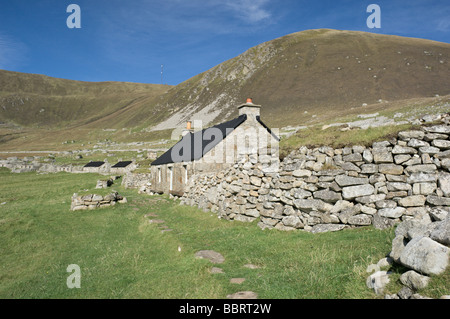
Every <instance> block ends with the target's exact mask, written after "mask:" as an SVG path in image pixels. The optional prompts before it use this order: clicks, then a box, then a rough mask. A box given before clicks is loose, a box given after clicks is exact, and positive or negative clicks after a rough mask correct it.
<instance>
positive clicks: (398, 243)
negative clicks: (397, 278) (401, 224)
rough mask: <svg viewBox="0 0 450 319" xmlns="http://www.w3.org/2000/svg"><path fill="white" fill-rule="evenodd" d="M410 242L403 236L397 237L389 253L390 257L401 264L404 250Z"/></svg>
mask: <svg viewBox="0 0 450 319" xmlns="http://www.w3.org/2000/svg"><path fill="white" fill-rule="evenodd" d="M407 243H408V240H407V239H406V238H405V237H404V236H402V235H396V236H395V238H394V239H393V240H392V248H391V252H390V253H389V257H391V258H392V259H393V260H394V261H395V262H397V263H398V262H400V256H401V255H402V252H403V250H404V249H405V247H406V245H407Z"/></svg>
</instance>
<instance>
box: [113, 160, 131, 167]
mask: <svg viewBox="0 0 450 319" xmlns="http://www.w3.org/2000/svg"><path fill="white" fill-rule="evenodd" d="M131 163H133V162H132V161H123V162H118V163H117V164H115V165H114V166H112V167H111V168H123V167H127V166H128V165H130V164H131Z"/></svg>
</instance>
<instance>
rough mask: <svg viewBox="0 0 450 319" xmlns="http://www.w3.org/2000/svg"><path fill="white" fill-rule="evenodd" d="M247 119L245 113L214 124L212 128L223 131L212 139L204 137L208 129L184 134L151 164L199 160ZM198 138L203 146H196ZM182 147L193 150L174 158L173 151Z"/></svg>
mask: <svg viewBox="0 0 450 319" xmlns="http://www.w3.org/2000/svg"><path fill="white" fill-rule="evenodd" d="M246 119H247V115H245V114H244V115H241V116H239V117H237V118H235V119H233V120H231V121H228V122H225V123H221V124H218V125H215V126H212V127H211V128H217V129H219V130H220V133H221V134H220V135H219V136H214V139H213V140H212V141H211V140H207V139H205V138H204V133H205V132H206V131H207V130H208V129H204V130H202V131H197V132H195V133H188V134H186V135H185V136H183V138H182V139H181V140H180V141H179V142H178V143H177V144H175V145H174V146H173V147H172V148H171V149H169V150H168V151H167V152H165V153H164V154H163V155H161V156H160V157H158V158H157V159H156V160H155V161H153V163H152V164H151V165H152V166H155V165H163V164H170V163H181V162H192V161H195V160H198V159H200V158H202V157H203V156H204V155H205V154H206V153H208V152H209V151H210V150H211V149H212V148H213V147H214V146H216V145H217V144H219V143H220V141H222V140H223V139H224V138H225V137H227V135H228V134H230V133H231V132H232V131H233V130H234V129H236V128H237V127H238V126H239V125H241V124H242V123H244V122H245V120H246ZM215 132H217V131H215ZM197 140H198V141H199V142H200V141H201V148H200V147H198V148H195V147H194V146H195V141H197ZM180 149H183V150H188V149H190V150H191V151H190V152H186V153H187V154H180V156H177V157H178V158H176V159H174V158H172V154H173V153H172V151H174V150H180ZM175 152H176V151H175ZM189 153H190V154H189Z"/></svg>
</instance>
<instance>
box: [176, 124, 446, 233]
mask: <svg viewBox="0 0 450 319" xmlns="http://www.w3.org/2000/svg"><path fill="white" fill-rule="evenodd" d="M449 170H450V125H449V123H448V117H446V118H444V120H443V123H442V124H437V125H433V126H427V127H425V126H424V127H421V129H418V130H410V131H404V132H400V133H399V134H398V136H397V138H392V139H390V140H386V141H382V142H376V143H373V145H372V146H371V147H364V146H358V145H356V146H351V147H344V148H339V149H333V148H331V147H326V146H323V147H318V148H307V147H301V148H300V149H298V150H296V151H294V152H292V153H291V154H290V155H289V156H287V157H286V158H285V159H284V160H283V161H282V162H281V163H280V169H279V171H278V172H276V173H265V172H264V171H263V169H262V167H261V164H258V163H252V162H251V161H244V162H243V163H238V164H235V165H234V167H232V168H230V169H228V170H226V171H223V172H220V173H216V174H207V175H200V176H196V177H195V178H192V179H191V184H190V188H189V190H188V191H187V192H186V193H185V194H184V196H183V197H182V198H181V203H182V204H186V205H195V206H198V207H199V208H201V209H204V210H211V211H213V212H216V213H217V214H218V215H219V217H221V218H225V219H228V220H238V221H244V222H252V221H255V220H258V226H259V227H261V228H262V229H272V228H276V229H280V230H294V229H304V230H306V231H311V232H314V233H316V232H325V231H337V230H341V229H343V228H347V227H357V226H366V225H374V226H375V227H377V228H385V227H391V226H393V225H394V224H397V223H399V222H401V221H403V220H408V219H422V218H427V216H429V215H430V212H431V211H432V210H433V209H435V208H439V209H444V210H448V208H449V207H450V173H449Z"/></svg>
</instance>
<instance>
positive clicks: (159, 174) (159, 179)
mask: <svg viewBox="0 0 450 319" xmlns="http://www.w3.org/2000/svg"><path fill="white" fill-rule="evenodd" d="M158 183H161V167H158Z"/></svg>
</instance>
